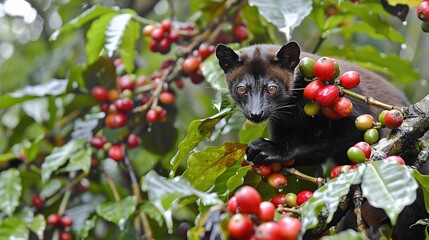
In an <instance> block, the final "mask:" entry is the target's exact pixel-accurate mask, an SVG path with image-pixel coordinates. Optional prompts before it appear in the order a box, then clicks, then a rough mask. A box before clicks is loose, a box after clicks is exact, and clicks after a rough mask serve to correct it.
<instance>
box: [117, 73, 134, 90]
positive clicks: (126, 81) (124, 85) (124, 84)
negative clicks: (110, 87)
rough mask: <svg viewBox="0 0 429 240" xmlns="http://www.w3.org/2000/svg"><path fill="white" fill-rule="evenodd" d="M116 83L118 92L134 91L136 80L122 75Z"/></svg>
mask: <svg viewBox="0 0 429 240" xmlns="http://www.w3.org/2000/svg"><path fill="white" fill-rule="evenodd" d="M117 83H118V87H119V90H120V91H121V92H123V91H124V90H126V89H129V90H131V91H132V90H134V87H135V86H136V80H135V79H134V78H133V77H132V76H131V75H124V76H121V77H119V78H117Z"/></svg>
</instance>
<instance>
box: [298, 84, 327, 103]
mask: <svg viewBox="0 0 429 240" xmlns="http://www.w3.org/2000/svg"><path fill="white" fill-rule="evenodd" d="M324 86H325V85H324V84H323V82H322V81H320V80H316V81H312V82H310V83H309V84H308V85H307V86H306V87H305V88H304V92H303V94H304V97H305V98H307V99H308V100H314V99H315V98H316V94H317V92H318V91H319V90H320V89H322V88H323V87H324Z"/></svg>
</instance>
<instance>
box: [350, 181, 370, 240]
mask: <svg viewBox="0 0 429 240" xmlns="http://www.w3.org/2000/svg"><path fill="white" fill-rule="evenodd" d="M362 201H363V197H362V191H361V190H360V187H359V186H356V187H355V189H354V192H353V203H354V205H355V209H354V214H355V215H356V222H357V226H358V230H359V232H361V233H362V234H364V235H365V236H368V232H367V231H366V227H365V223H364V221H363V219H362V211H361V207H362Z"/></svg>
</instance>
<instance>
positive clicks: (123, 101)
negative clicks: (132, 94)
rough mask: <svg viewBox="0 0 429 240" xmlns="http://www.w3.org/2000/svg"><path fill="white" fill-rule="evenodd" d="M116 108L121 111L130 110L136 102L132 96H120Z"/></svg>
mask: <svg viewBox="0 0 429 240" xmlns="http://www.w3.org/2000/svg"><path fill="white" fill-rule="evenodd" d="M115 106H116V109H117V110H118V111H120V112H129V111H131V110H133V108H134V102H133V100H131V99H130V98H120V99H118V100H116V101H115Z"/></svg>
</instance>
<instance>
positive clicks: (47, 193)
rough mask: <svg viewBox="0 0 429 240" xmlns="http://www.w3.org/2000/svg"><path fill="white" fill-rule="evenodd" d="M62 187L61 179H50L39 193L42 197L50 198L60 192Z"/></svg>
mask: <svg viewBox="0 0 429 240" xmlns="http://www.w3.org/2000/svg"><path fill="white" fill-rule="evenodd" d="M61 187H62V184H61V181H60V180H57V179H51V180H50V181H48V183H47V184H46V185H45V186H43V188H42V190H41V191H40V194H39V195H40V197H41V198H42V199H47V198H50V197H51V196H52V195H54V194H55V193H56V192H58V191H59V190H60V189H61Z"/></svg>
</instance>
